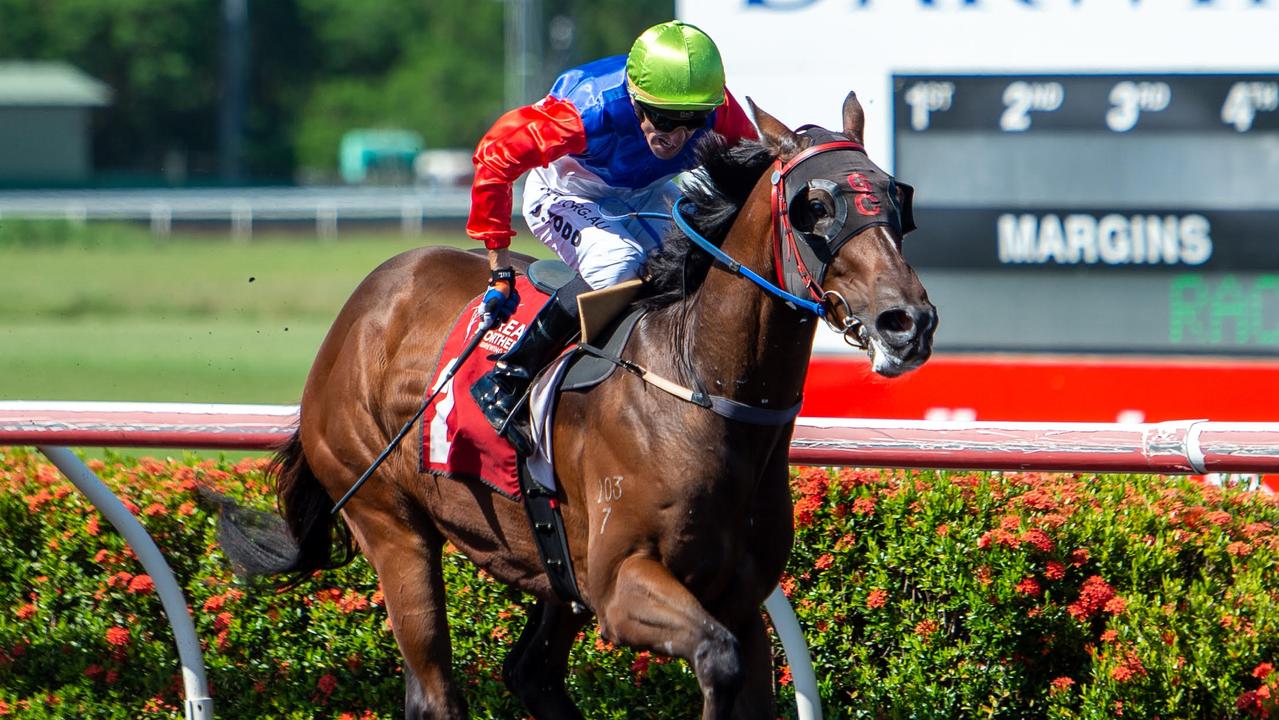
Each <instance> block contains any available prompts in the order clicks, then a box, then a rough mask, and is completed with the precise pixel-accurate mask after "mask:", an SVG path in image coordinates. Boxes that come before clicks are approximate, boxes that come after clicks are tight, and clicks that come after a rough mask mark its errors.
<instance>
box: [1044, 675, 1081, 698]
mask: <svg viewBox="0 0 1279 720" xmlns="http://www.w3.org/2000/svg"><path fill="white" fill-rule="evenodd" d="M1074 684H1075V681H1074V680H1071V679H1070V678H1068V677H1066V676H1065V675H1063V676H1061V677H1059V678H1057V679H1055V680H1053V681H1052V682H1051V683H1049V686H1050V687H1051V688H1052V689H1051V690H1049V691H1048V692H1049V693H1051V694H1053V695H1060V694H1062V693H1064V692H1066V691H1068V690H1070V688H1071V686H1073V685H1074Z"/></svg>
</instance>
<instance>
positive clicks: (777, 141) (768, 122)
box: [746, 96, 799, 158]
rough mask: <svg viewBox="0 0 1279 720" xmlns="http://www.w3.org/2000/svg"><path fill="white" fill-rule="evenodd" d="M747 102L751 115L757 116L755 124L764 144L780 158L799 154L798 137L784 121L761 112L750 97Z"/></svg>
mask: <svg viewBox="0 0 1279 720" xmlns="http://www.w3.org/2000/svg"><path fill="white" fill-rule="evenodd" d="M746 102H747V103H749V104H750V106H751V114H752V115H754V116H755V124H756V125H758V126H759V131H760V134H762V135H763V140H764V143H765V144H766V145H768V146H769V147H770V148H772V149H773V150H776V151H777V156H778V157H780V158H787V157H790V156H791V155H794V154H795V153H797V152H799V136H798V135H796V134H795V133H793V132H791V129H790V128H788V127H786V126H785V125H783V124H782V121H780V120H778V119H777V118H775V117H773V116H772V115H769V114H768V113H766V112H764V111H763V110H761V109H760V107H759V106H758V105H756V104H755V101H754V100H752V99H750V96H747V98H746Z"/></svg>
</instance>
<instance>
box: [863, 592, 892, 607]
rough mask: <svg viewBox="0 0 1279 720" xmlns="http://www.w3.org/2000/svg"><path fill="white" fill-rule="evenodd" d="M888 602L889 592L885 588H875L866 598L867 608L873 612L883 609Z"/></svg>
mask: <svg viewBox="0 0 1279 720" xmlns="http://www.w3.org/2000/svg"><path fill="white" fill-rule="evenodd" d="M887 602H888V591H887V590H884V589H883V588H875V589H874V590H871V591H870V594H868V595H867V596H866V607H868V608H870V609H871V610H875V609H877V608H882V607H884V605H885V604H886V603H887Z"/></svg>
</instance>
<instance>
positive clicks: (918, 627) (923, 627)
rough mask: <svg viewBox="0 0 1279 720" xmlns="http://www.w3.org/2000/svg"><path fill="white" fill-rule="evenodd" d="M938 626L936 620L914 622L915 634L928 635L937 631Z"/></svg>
mask: <svg viewBox="0 0 1279 720" xmlns="http://www.w3.org/2000/svg"><path fill="white" fill-rule="evenodd" d="M939 627H940V625H938V624H937V621H936V620H920V621H919V622H918V623H915V634H916V635H918V636H920V637H928V636H930V635H932V634H933V633H935V632H937V628H939Z"/></svg>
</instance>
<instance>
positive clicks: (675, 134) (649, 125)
mask: <svg viewBox="0 0 1279 720" xmlns="http://www.w3.org/2000/svg"><path fill="white" fill-rule="evenodd" d="M639 120H640V131H642V132H643V133H644V139H645V140H646V141H647V142H648V149H649V150H652V151H653V154H654V155H656V156H657V158H658V159H659V160H670V159H671V158H673V157H675V156H676V155H678V154H679V151H680V150H683V149H684V143H686V142H688V139H689V138H691V137H692V136H693V132H694V130H693V129H692V128H688V127H683V126H680V127H676V128H673V129H671V130H670V131H669V132H662V131H661V130H658V129H657V128H656V127H655V126H654V125H653V121H652V120H650V119H649V117H648V116H647V115H645V114H644V113H640V114H639Z"/></svg>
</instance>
